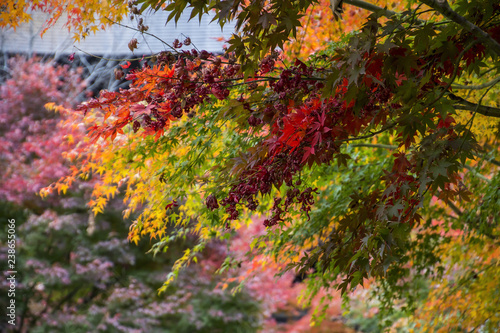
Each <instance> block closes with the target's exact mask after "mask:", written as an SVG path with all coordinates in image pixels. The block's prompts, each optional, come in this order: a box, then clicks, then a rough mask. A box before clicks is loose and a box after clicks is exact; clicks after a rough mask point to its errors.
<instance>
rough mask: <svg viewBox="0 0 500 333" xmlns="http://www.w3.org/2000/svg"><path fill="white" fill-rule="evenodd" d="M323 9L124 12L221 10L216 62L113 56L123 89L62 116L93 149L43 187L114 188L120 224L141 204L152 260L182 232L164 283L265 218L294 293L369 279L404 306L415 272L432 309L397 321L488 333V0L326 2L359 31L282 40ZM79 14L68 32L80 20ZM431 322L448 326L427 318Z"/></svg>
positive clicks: (207, 57) (492, 95) (135, 6)
mask: <svg viewBox="0 0 500 333" xmlns="http://www.w3.org/2000/svg"><path fill="white" fill-rule="evenodd" d="M383 5H384V6H385V5H390V2H386V3H384V4H383ZM352 6H354V7H352ZM329 7H330V4H329V3H325V2H324V1H306V0H297V1H283V0H270V1H251V2H248V1H239V0H234V1H188V0H180V1H171V2H167V1H163V0H160V1H157V0H143V1H140V0H139V1H135V2H132V3H129V5H128V10H129V11H130V12H131V13H132V14H133V15H135V16H134V17H135V18H136V19H137V20H138V22H141V21H140V20H141V13H143V12H145V11H149V10H153V11H159V10H165V11H167V12H169V13H170V15H169V19H171V20H178V19H179V17H180V14H181V13H182V12H184V11H188V12H190V13H191V17H192V18H195V17H201V16H202V15H206V14H208V13H215V16H214V21H215V22H217V23H219V24H220V25H221V26H224V24H225V23H226V22H228V21H231V20H233V21H236V27H237V32H235V34H234V35H233V36H232V38H231V39H230V40H229V41H228V48H227V50H226V53H225V54H224V55H216V54H210V53H208V52H206V51H203V50H197V49H196V48H195V47H193V48H192V49H189V48H190V47H191V46H190V40H189V38H187V39H186V40H183V41H179V40H175V41H174V42H173V43H172V44H171V45H168V46H167V47H169V48H170V49H169V51H166V52H161V53H159V54H157V55H155V56H154V57H153V58H152V59H151V60H148V61H146V60H143V61H142V67H141V68H139V69H135V70H130V68H129V67H128V66H129V64H127V63H124V64H122V66H121V68H119V69H118V70H119V71H123V72H125V73H124V75H125V78H126V79H127V80H128V81H129V82H130V86H129V88H128V89H123V90H120V91H102V92H101V94H100V95H99V97H98V98H95V99H92V100H90V101H88V102H85V103H83V104H82V105H80V106H79V107H78V108H77V111H78V112H83V113H84V114H86V115H87V117H90V119H92V120H93V125H92V127H90V129H89V136H90V137H91V138H92V139H93V142H94V146H93V148H92V153H91V154H89V153H88V151H86V152H82V155H81V158H80V159H79V161H78V163H77V167H76V168H74V169H73V173H72V174H71V175H68V176H67V177H64V178H62V179H61V180H60V181H59V182H58V183H56V184H54V185H52V186H51V187H49V188H47V189H46V190H44V191H43V192H42V194H44V195H47V194H48V193H49V192H51V191H52V190H54V189H58V190H65V189H66V188H67V186H69V185H71V182H72V181H73V179H75V178H77V177H83V178H87V177H89V176H91V175H93V176H98V175H99V176H100V177H101V179H102V182H101V183H99V184H97V185H96V186H95V187H94V193H93V199H92V201H91V202H90V205H91V206H92V207H93V210H94V212H95V213H99V212H100V211H102V209H103V207H104V206H105V205H106V203H107V201H108V200H109V198H110V197H112V196H113V195H115V194H116V193H118V192H121V193H124V194H125V198H126V200H127V202H128V209H127V210H125V212H124V214H125V216H129V215H130V214H131V212H133V211H135V210H137V209H139V208H141V209H142V213H141V215H140V216H139V217H138V219H137V220H135V222H134V223H133V225H132V226H131V229H130V234H129V239H130V240H131V241H134V242H137V241H138V240H139V239H140V238H141V237H145V236H149V237H150V238H151V239H154V240H155V243H154V245H153V251H155V252H159V251H162V250H166V249H167V248H168V246H169V243H170V242H172V241H173V240H175V239H176V238H178V237H183V236H184V235H185V234H189V233H193V232H195V233H197V234H198V235H199V237H200V238H199V243H198V244H197V245H196V246H194V247H193V248H192V249H189V250H187V251H186V252H185V253H184V256H182V257H181V258H180V259H179V260H178V261H177V263H176V264H175V265H174V267H173V270H172V274H171V279H175V277H176V276H177V274H178V272H179V269H181V268H182V267H184V266H186V265H187V264H189V263H190V262H192V261H196V260H197V255H198V253H199V252H200V251H201V249H203V247H204V246H205V244H206V243H207V241H208V240H210V239H213V238H221V239H230V238H231V235H232V234H233V233H234V230H236V229H238V228H240V226H241V225H243V224H248V223H252V222H251V217H252V216H255V215H263V216H265V217H266V218H265V219H264V222H263V224H264V225H265V226H266V227H267V233H266V234H265V235H262V236H260V237H257V238H255V240H254V242H253V243H252V247H253V248H254V249H256V250H257V251H258V252H259V253H261V254H264V255H266V256H267V257H268V258H269V260H274V261H277V262H280V263H282V264H283V265H285V266H284V267H285V268H284V270H292V271H295V272H299V273H308V274H309V279H308V286H309V292H310V294H309V295H306V297H305V299H307V298H308V297H309V296H311V295H314V294H315V293H317V292H318V291H319V290H320V288H321V287H325V288H338V289H340V290H341V291H342V293H347V292H348V291H350V290H353V289H355V288H356V287H357V286H359V285H363V283H366V282H367V281H375V282H376V284H377V286H378V288H379V294H380V295H383V296H384V297H383V302H382V303H383V304H384V305H386V306H387V307H390V306H391V304H389V303H390V302H391V301H394V299H403V300H404V301H405V302H407V304H408V305H409V307H408V309H411V308H412V306H414V305H415V302H414V301H415V299H416V296H415V292H416V291H415V288H414V287H415V283H414V282H415V281H417V280H419V279H420V280H422V279H426V280H427V281H440V282H441V283H440V284H439V285H433V284H430V285H429V286H428V287H429V290H430V291H429V292H428V294H427V296H425V297H424V302H427V303H426V304H427V309H435V310H434V311H429V312H428V313H425V311H421V312H415V313H414V316H415V317H414V318H415V323H418V322H419V320H422V322H423V323H424V325H431V326H432V325H434V326H439V325H442V326H440V327H445V328H449V329H452V328H455V329H466V330H471V329H477V328H478V327H481V328H482V329H484V330H494V328H495V327H498V323H499V322H500V317H499V315H498V311H497V310H498V304H497V300H498V298H499V294H498V293H499V290H500V288H498V282H497V281H496V280H495V276H496V275H497V274H498V273H500V272H499V267H500V266H499V265H498V254H499V253H498V243H499V240H498V239H499V227H498V217H497V215H496V212H497V211H498V208H500V195H499V192H500V191H499V189H500V187H499V186H500V185H499V184H500V176H499V175H498V167H499V165H500V162H499V159H498V156H497V155H498V130H499V126H498V124H499V122H498V119H499V118H500V108H499V107H498V92H499V91H498V90H499V88H498V82H500V79H499V78H498V73H499V69H500V62H499V59H500V5H499V4H498V3H497V1H493V0H477V1H472V2H471V1H465V0H464V1H462V0H457V1H454V2H453V3H448V2H447V1H438V0H421V1H408V3H404V4H399V2H398V5H397V6H387V8H382V7H380V6H378V7H377V6H375V5H374V4H373V3H368V2H364V1H360V0H346V1H344V4H343V7H338V8H334V9H335V10H337V11H338V12H340V13H341V12H342V11H343V13H342V14H341V16H342V17H343V18H344V19H345V17H346V16H348V15H351V16H354V15H358V14H360V13H364V14H363V15H365V16H364V17H366V18H364V19H363V21H362V22H361V24H360V28H359V29H358V30H354V31H352V32H350V33H347V34H343V35H342V36H338V37H339V38H336V39H335V40H332V41H325V42H322V43H320V44H319V45H318V44H315V45H313V44H312V43H309V44H307V43H304V45H306V44H307V45H309V46H310V47H309V48H304V47H302V46H300V47H297V44H296V43H298V42H299V41H300V40H305V39H309V40H312V39H314V37H315V36H314V35H307V34H304V31H306V32H307V31H308V30H307V29H308V27H310V26H311V24H312V23H314V22H315V21H321V22H324V20H323V21H322V19H323V18H322V17H318V15H314V12H315V10H314V9H315V8H316V9H317V8H323V9H324V8H328V10H329V12H328V15H329V17H330V18H332V19H331V20H329V21H328V20H327V21H326V22H324V23H331V24H337V23H334V20H333V14H332V12H331V9H330V8H329ZM351 8H356V10H355V11H352V12H351ZM359 8H362V9H363V10H359ZM97 10H98V9H97ZM366 10H368V11H369V12H366ZM396 10H398V11H396ZM100 13H102V12H100ZM322 13H323V14H324V15H326V14H325V13H327V12H326V11H325V10H323V12H322ZM368 14H369V15H368ZM308 15H309V16H308ZM81 22H82V23H81ZM81 22H70V25H71V24H74V26H75V27H76V31H82V27H81V24H83V25H85V24H88V23H87V22H86V21H84V20H82V21H81ZM311 22H312V23H311ZM141 25H142V22H141V23H140V24H139V25H138V30H141V31H142V32H145V29H144V28H141ZM142 27H144V25H142ZM318 29H320V30H321V29H322V27H321V25H319V26H318ZM309 31H310V30H309ZM339 34H340V33H339ZM322 36H324V34H323V35H322ZM294 43H295V44H294ZM301 45H302V44H301ZM129 46H130V48H131V49H134V43H131V45H129ZM307 52H311V53H309V54H307ZM170 224H173V225H176V226H177V227H178V228H177V229H176V232H175V233H174V234H170V233H167V232H166V230H167V229H166V226H167V225H170ZM473 258H474V259H473ZM232 264H234V261H233V260H232V259H231V258H228V260H226V263H225V266H223V267H228V266H231V265H232ZM443 281H445V282H443ZM168 282H169V281H167V284H166V285H165V286H164V288H162V290H163V289H165V288H166V286H167V285H168ZM443 294H446V295H448V296H447V297H445V298H444V299H445V300H444V301H443V299H442V297H440V296H439V295H443ZM454 297H455V298H457V299H462V300H464V299H465V301H464V302H458V301H453V299H454ZM439 313H446V318H444V317H441V319H440V320H432V321H431V320H428V319H429V318H431V317H433V316H439ZM438 322H439V324H437V323H438ZM447 325H448V326H447ZM419 327H420V326H419ZM422 327H423V328H422ZM422 327H421V329H422V330H423V331H426V330H428V327H426V326H422ZM438 328H439V327H438Z"/></svg>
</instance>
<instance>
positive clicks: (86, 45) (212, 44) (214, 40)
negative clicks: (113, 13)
mask: <svg viewBox="0 0 500 333" xmlns="http://www.w3.org/2000/svg"><path fill="white" fill-rule="evenodd" d="M167 16H168V14H167V13H165V12H162V11H160V12H157V13H154V14H150V15H144V16H143V18H144V25H147V26H149V30H148V31H147V32H148V33H150V34H152V35H154V36H156V37H158V38H155V37H153V36H150V35H147V34H141V33H139V32H137V31H135V30H133V29H127V28H125V27H121V26H117V25H115V26H112V27H110V28H108V29H107V30H105V31H99V32H97V33H96V34H95V35H91V36H89V37H87V38H86V39H85V40H84V41H82V42H81V43H74V42H73V40H72V38H71V33H69V32H68V29H67V28H65V27H63V26H64V22H61V21H62V20H59V21H58V22H57V23H56V25H55V26H53V27H51V28H50V29H49V30H48V31H47V32H46V33H45V34H44V36H43V38H41V37H40V32H41V31H42V29H43V24H44V22H45V19H46V14H44V13H34V14H33V20H32V21H31V22H29V23H26V24H23V25H21V26H20V27H19V28H17V29H16V31H14V30H13V29H3V30H1V29H0V52H2V53H4V54H5V53H10V54H12V53H16V54H18V53H23V54H33V53H35V54H39V55H41V54H44V55H49V54H50V55H53V56H55V57H56V58H58V57H60V56H66V55H69V54H71V53H74V52H76V53H79V52H80V51H79V50H78V49H80V50H82V51H83V52H86V53H89V54H94V55H100V56H103V55H129V54H130V50H129V49H128V43H129V41H130V40H131V39H133V38H136V39H137V40H138V42H139V44H138V46H139V48H138V49H136V50H134V55H135V56H136V57H141V56H142V55H150V54H152V53H157V52H160V51H163V50H169V47H168V46H166V45H165V44H164V43H162V42H161V41H160V39H161V40H162V41H164V42H166V43H169V44H171V43H172V42H173V40H174V39H179V40H180V41H183V40H184V39H185V38H186V37H190V38H191V41H192V45H190V46H188V47H185V48H186V49H191V48H193V47H196V48H198V49H199V50H207V51H209V52H213V53H221V52H222V50H223V45H224V40H227V39H228V38H229V37H230V36H231V33H232V32H233V30H234V25H232V24H227V25H226V26H224V30H223V31H222V30H221V28H220V26H219V25H218V24H217V22H215V21H214V22H212V23H210V21H211V17H209V16H208V15H205V16H203V18H202V20H201V23H200V22H199V20H198V17H196V18H194V19H192V20H191V21H189V22H188V19H189V13H188V12H187V13H184V14H183V15H182V16H181V17H180V19H179V21H178V23H177V25H176V24H175V22H173V21H171V22H169V23H168V24H165V23H166V21H167ZM122 24H123V25H126V26H129V27H132V28H135V27H136V26H137V22H136V21H131V20H129V19H128V18H127V19H126V20H125V21H124V22H122Z"/></svg>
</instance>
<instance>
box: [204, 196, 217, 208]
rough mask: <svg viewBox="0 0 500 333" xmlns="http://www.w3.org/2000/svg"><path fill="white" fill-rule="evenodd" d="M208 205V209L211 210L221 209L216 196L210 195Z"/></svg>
mask: <svg viewBox="0 0 500 333" xmlns="http://www.w3.org/2000/svg"><path fill="white" fill-rule="evenodd" d="M206 205H207V208H208V209H210V210H214V209H217V208H219V203H218V202H217V198H216V197H215V195H213V194H210V195H209V196H208V197H207V200H206Z"/></svg>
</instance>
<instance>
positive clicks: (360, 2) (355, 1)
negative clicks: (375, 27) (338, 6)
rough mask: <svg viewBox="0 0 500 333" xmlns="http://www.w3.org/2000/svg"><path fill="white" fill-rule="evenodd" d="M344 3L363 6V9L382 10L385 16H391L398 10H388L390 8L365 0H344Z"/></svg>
mask: <svg viewBox="0 0 500 333" xmlns="http://www.w3.org/2000/svg"><path fill="white" fill-rule="evenodd" d="M344 3H346V4H349V5H352V6H356V7H359V8H363V9H366V10H369V11H371V12H380V13H381V14H382V15H383V16H385V17H391V16H393V15H396V12H393V11H392V10H388V9H385V8H382V7H379V6H376V5H374V4H371V3H368V2H365V1H363V0H344Z"/></svg>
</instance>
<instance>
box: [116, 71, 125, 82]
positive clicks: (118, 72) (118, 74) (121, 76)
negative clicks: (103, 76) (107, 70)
mask: <svg viewBox="0 0 500 333" xmlns="http://www.w3.org/2000/svg"><path fill="white" fill-rule="evenodd" d="M124 75H125V73H124V72H123V70H122V69H121V68H115V79H116V80H121V79H122V78H123V76H124Z"/></svg>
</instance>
